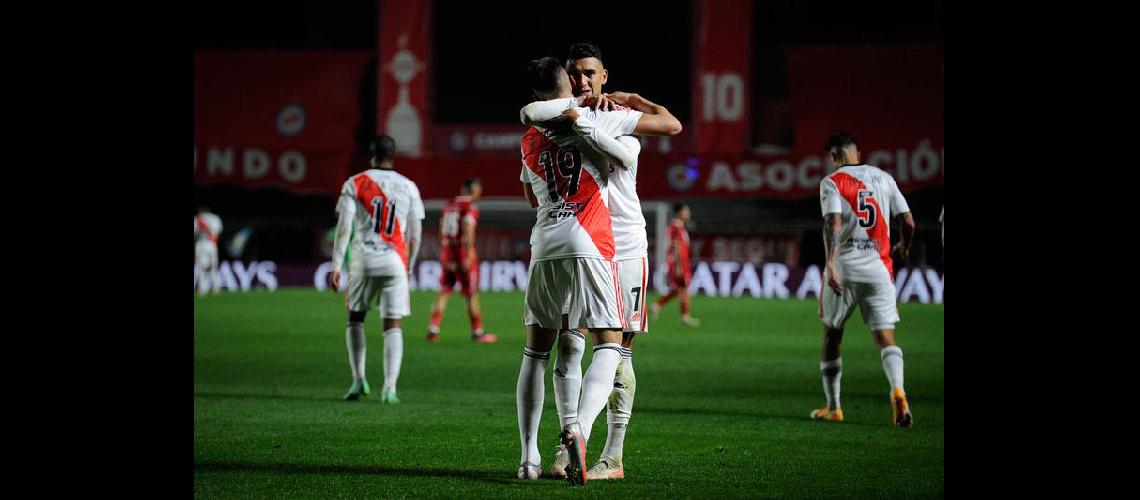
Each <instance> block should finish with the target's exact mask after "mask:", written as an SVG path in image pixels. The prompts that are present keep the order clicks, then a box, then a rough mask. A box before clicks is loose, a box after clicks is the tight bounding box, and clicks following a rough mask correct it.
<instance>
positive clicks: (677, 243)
mask: <svg viewBox="0 0 1140 500" xmlns="http://www.w3.org/2000/svg"><path fill="white" fill-rule="evenodd" d="M669 251H670V252H672V253H673V262H674V266H673V269H671V271H673V275H674V276H676V277H678V278H680V277H682V276H684V275H685V263H684V262H681V240H678V239H673V246H672V247H671V248H670V249H669Z"/></svg>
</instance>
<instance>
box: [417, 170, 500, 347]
mask: <svg viewBox="0 0 1140 500" xmlns="http://www.w3.org/2000/svg"><path fill="white" fill-rule="evenodd" d="M482 193H483V187H482V185H481V184H480V183H479V179H477V178H474V177H473V178H470V179H466V180H464V181H463V187H461V188H460V190H459V196H456V197H455V199H453V200H451V201H450V202H448V203H447V206H445V207H444V208H443V213H442V214H441V215H440V216H439V246H440V249H439V264H440V267H441V271H442V272H441V273H440V275H439V296H438V297H436V299H435V302H433V303H432V305H431V320H430V321H429V322H428V333H427V340H428V342H439V323H440V321H442V319H443V312H444V311H445V310H446V309H447V300H448V299H449V298H451V291H452V288H453V287H454V286H455V285H456V283H458V284H459V285H460V287H462V290H463V291H462V292H460V293H462V294H463V298H465V299H467V315H468V317H470V318H471V340H474V341H475V342H482V343H493V342H498V340H499V337H497V336H495V334H493V333H486V332H484V331H483V309H482V308H481V307H479V261H478V260H477V259H476V257H475V225H476V223H477V222H478V220H479V207H477V206H475V201H476V200H478V199H479V195H480V194H482Z"/></svg>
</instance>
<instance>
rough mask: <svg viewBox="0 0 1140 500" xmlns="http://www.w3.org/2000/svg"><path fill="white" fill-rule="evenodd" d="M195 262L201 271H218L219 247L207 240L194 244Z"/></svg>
mask: <svg viewBox="0 0 1140 500" xmlns="http://www.w3.org/2000/svg"><path fill="white" fill-rule="evenodd" d="M183 248H185V247H183ZM194 261H195V262H196V263H197V264H198V268H199V269H203V270H205V269H208V270H211V271H217V270H218V246H217V245H214V244H211V243H210V242H209V241H206V240H200V241H198V243H195V244H194Z"/></svg>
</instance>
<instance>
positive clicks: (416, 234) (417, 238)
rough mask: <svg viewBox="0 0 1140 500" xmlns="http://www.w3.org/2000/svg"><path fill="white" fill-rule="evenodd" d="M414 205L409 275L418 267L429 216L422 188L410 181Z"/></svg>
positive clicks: (410, 223)
mask: <svg viewBox="0 0 1140 500" xmlns="http://www.w3.org/2000/svg"><path fill="white" fill-rule="evenodd" d="M409 184H411V186H410V192H411V195H412V196H411V198H412V206H411V207H410V209H409V210H408V229H407V238H405V241H407V242H408V275H409V276H410V275H411V274H412V270H413V269H415V268H416V257H417V256H419V254H420V243H421V242H422V241H423V220H424V217H426V216H427V214H426V212H425V211H424V201H423V198H421V197H420V188H419V187H418V186H416V185H415V183H409Z"/></svg>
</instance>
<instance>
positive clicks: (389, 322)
mask: <svg viewBox="0 0 1140 500" xmlns="http://www.w3.org/2000/svg"><path fill="white" fill-rule="evenodd" d="M401 323H402V321H400V318H384V330H385V331H387V330H391V329H393V328H400V325H401Z"/></svg>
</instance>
